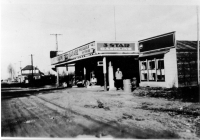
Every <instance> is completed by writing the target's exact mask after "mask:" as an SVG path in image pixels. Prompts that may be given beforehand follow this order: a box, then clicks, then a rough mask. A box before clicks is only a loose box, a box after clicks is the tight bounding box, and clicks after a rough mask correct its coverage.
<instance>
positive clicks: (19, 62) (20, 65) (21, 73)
mask: <svg viewBox="0 0 200 140" xmlns="http://www.w3.org/2000/svg"><path fill="white" fill-rule="evenodd" d="M19 63H20V67H19V69H20V74H21V76H20V78H19V79H20V83H21V82H22V81H21V79H22V68H21V61H19Z"/></svg>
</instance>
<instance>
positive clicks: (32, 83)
mask: <svg viewBox="0 0 200 140" xmlns="http://www.w3.org/2000/svg"><path fill="white" fill-rule="evenodd" d="M31 65H32V79H31V80H32V82H31V83H32V85H33V55H32V54H31Z"/></svg>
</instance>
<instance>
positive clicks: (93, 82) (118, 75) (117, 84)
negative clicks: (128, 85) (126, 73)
mask: <svg viewBox="0 0 200 140" xmlns="http://www.w3.org/2000/svg"><path fill="white" fill-rule="evenodd" d="M122 78H123V74H122V72H121V71H120V69H119V68H117V71H116V72H115V87H116V88H117V90H118V89H120V88H121V89H122V90H123V80H122ZM96 84H97V78H95V74H94V73H92V77H91V79H90V83H89V85H90V86H94V85H96Z"/></svg>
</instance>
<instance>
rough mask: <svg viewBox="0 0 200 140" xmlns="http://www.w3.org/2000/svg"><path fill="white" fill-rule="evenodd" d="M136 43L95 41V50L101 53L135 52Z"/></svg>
mask: <svg viewBox="0 0 200 140" xmlns="http://www.w3.org/2000/svg"><path fill="white" fill-rule="evenodd" d="M137 50H138V49H137V48H136V43H118V42H109V43H97V52H100V53H101V52H102V53H112V52H114V53H120V52H127V53H128V52H137Z"/></svg>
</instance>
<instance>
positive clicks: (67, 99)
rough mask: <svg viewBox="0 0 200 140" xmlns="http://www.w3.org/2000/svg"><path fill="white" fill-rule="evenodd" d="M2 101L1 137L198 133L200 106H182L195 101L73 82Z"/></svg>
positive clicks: (191, 136)
mask: <svg viewBox="0 0 200 140" xmlns="http://www.w3.org/2000/svg"><path fill="white" fill-rule="evenodd" d="M1 105H2V106H1V109H2V111H1V114H2V116H1V125H2V129H1V135H2V136H3V137H73V138H75V137H112V138H143V139H144V138H151V139H152V138H153V139H156V138H162V139H170V138H172V139H177V138H184V139H198V138H199V136H200V135H199V130H200V125H199V124H200V117H199V114H200V110H197V111H196V112H195V113H191V114H190V113H184V112H182V110H183V108H187V107H189V106H191V105H193V103H189V102H181V101H169V100H166V99H163V98H151V97H138V96H134V95H133V93H125V92H123V91H109V92H104V91H103V90H102V89H86V88H71V89H63V90H54V91H45V92H39V93H35V94H34V93H31V94H26V96H24V97H23V96H21V95H20V96H19V97H18V96H12V97H9V98H8V97H6V96H4V97H2V101H1ZM196 106H199V104H196ZM197 108H198V107H197ZM199 108H200V107H199Z"/></svg>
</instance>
